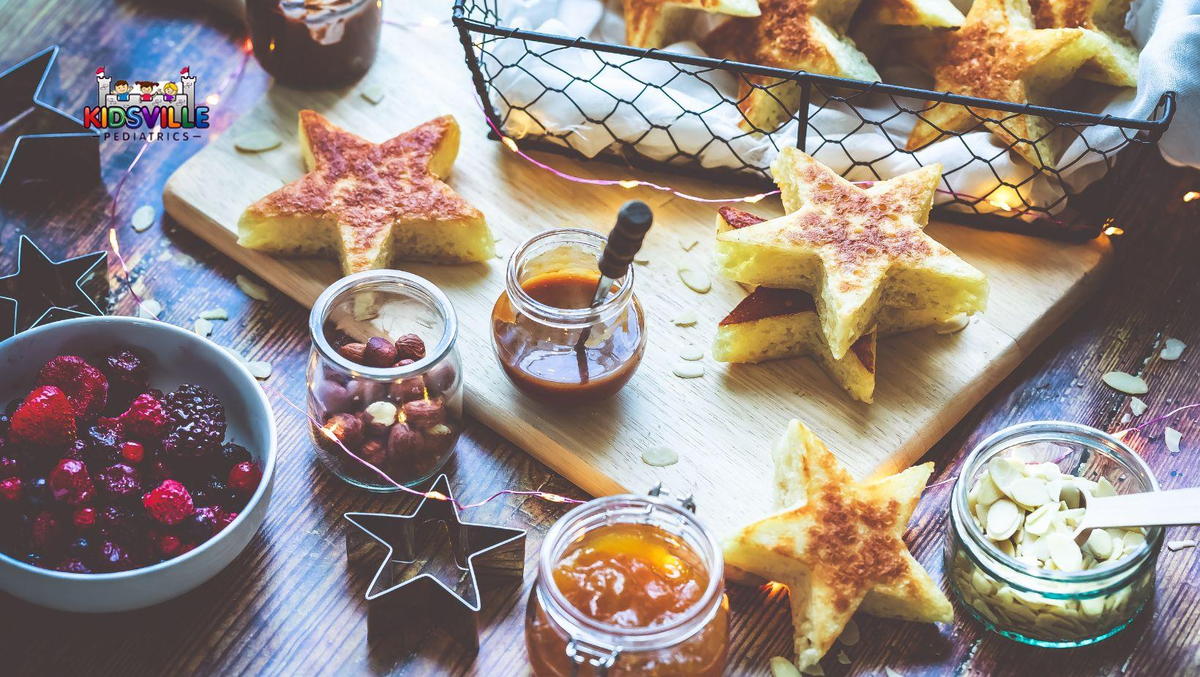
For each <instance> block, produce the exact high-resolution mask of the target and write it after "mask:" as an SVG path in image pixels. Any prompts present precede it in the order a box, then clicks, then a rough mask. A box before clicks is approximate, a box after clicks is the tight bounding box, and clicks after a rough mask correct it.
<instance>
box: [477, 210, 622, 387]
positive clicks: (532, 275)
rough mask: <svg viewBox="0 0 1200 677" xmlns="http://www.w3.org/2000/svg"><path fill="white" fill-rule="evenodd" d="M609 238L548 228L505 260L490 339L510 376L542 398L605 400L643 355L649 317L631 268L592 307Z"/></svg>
mask: <svg viewBox="0 0 1200 677" xmlns="http://www.w3.org/2000/svg"><path fill="white" fill-rule="evenodd" d="M606 242H607V241H606V240H605V238H604V237H603V236H601V235H599V234H597V233H594V232H592V231H590V230H583V229H576V228H563V229H558V230H549V231H546V232H544V233H540V234H538V235H535V236H533V237H532V238H530V239H529V240H527V241H526V242H525V243H524V244H523V245H521V246H520V247H519V248H517V250H516V251H515V252H513V254H512V256H511V257H510V258H509V260H508V269H507V272H506V274H505V291H504V292H503V293H502V294H500V298H499V299H497V300H496V305H495V307H494V308H493V309H492V342H493V344H494V345H495V348H496V357H497V358H498V359H499V360H500V366H501V367H503V368H504V372H505V373H506V374H508V377H509V379H511V380H512V382H513V383H514V384H516V386H517V387H518V388H520V389H521V390H522V391H524V392H525V393H527V394H529V395H531V396H533V397H535V398H537V399H540V400H544V401H548V402H554V403H557V404H563V405H573V404H582V403H586V402H594V401H597V400H600V399H604V398H606V397H609V396H611V395H613V394H614V393H616V392H617V391H618V390H620V389H621V387H622V386H624V385H625V384H626V383H627V382H628V381H629V379H630V378H631V377H632V376H633V374H634V372H635V371H636V370H637V368H638V364H639V363H640V362H641V360H642V352H643V351H644V350H645V348H646V318H645V315H644V314H643V312H642V306H641V304H639V303H638V300H637V297H636V296H634V294H633V280H634V271H633V268H632V267H630V269H629V271H628V272H627V273H626V274H625V275H624V276H623V277H621V278H619V279H618V280H616V281H615V283H614V284H613V287H612V290H611V291H610V293H609V295H608V297H607V298H606V299H605V300H604V301H602V302H601V303H600V305H598V306H596V307H594V308H593V307H590V306H591V303H592V297H593V295H594V294H595V291H596V286H597V284H598V283H599V281H600V271H599V270H598V268H597V266H598V262H599V260H600V257H601V255H602V254H603V252H604V245H605V243H606Z"/></svg>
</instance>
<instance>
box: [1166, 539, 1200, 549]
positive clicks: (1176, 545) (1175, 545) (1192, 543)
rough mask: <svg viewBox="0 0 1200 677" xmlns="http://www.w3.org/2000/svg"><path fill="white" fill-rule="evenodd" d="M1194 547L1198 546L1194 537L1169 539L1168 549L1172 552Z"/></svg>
mask: <svg viewBox="0 0 1200 677" xmlns="http://www.w3.org/2000/svg"><path fill="white" fill-rule="evenodd" d="M1194 547H1196V540H1195V539H1193V538H1185V539H1182V540H1178V541H1167V550H1170V551H1171V552H1174V551H1176V550H1183V549H1184V548H1194Z"/></svg>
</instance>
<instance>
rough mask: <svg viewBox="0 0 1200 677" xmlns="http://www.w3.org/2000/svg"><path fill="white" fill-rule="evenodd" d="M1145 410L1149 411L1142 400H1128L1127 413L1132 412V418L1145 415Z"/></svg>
mask: <svg viewBox="0 0 1200 677" xmlns="http://www.w3.org/2000/svg"><path fill="white" fill-rule="evenodd" d="M1147 409H1149V407H1148V406H1146V402H1145V401H1143V400H1142V398H1140V397H1131V398H1129V411H1131V412H1133V415H1134V416H1141V415H1142V414H1144V413H1146V410H1147Z"/></svg>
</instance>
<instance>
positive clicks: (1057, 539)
mask: <svg viewBox="0 0 1200 677" xmlns="http://www.w3.org/2000/svg"><path fill="white" fill-rule="evenodd" d="M1045 541H1046V550H1047V551H1048V552H1049V553H1050V560H1051V561H1052V562H1054V566H1055V567H1057V568H1058V570H1059V571H1079V570H1080V569H1082V568H1083V552H1082V551H1080V549H1079V546H1078V545H1075V541H1074V540H1072V538H1071V536H1070V535H1069V534H1064V533H1059V532H1056V533H1053V534H1047V535H1046V538H1045Z"/></svg>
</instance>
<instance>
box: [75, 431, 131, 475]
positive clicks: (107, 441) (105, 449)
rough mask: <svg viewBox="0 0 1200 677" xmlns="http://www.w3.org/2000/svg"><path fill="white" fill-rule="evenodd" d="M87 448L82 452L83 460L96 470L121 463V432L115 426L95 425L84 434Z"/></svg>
mask: <svg viewBox="0 0 1200 677" xmlns="http://www.w3.org/2000/svg"><path fill="white" fill-rule="evenodd" d="M83 435H84V440H86V441H87V443H88V448H87V449H86V450H85V451H84V460H86V461H87V463H88V465H90V466H93V467H97V468H107V467H108V466H110V465H112V464H114V463H119V462H120V461H121V442H122V439H121V430H120V427H119V426H117V425H112V424H106V423H97V424H96V425H94V426H91V427H89V428H88V429H87V430H86V431H85V432H84V433H83Z"/></svg>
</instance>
